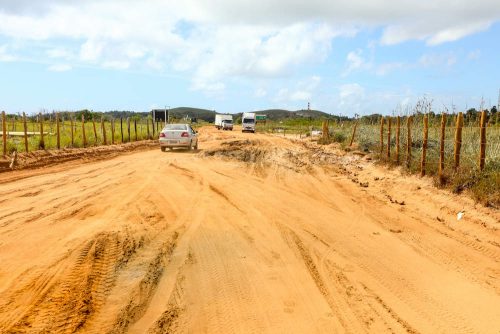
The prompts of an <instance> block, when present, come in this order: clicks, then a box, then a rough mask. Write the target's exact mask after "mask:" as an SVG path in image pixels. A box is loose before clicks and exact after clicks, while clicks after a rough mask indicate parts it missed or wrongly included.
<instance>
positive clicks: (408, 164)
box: [406, 116, 413, 169]
mask: <svg viewBox="0 0 500 334" xmlns="http://www.w3.org/2000/svg"><path fill="white" fill-rule="evenodd" d="M412 121H413V117H412V116H408V118H407V119H406V128H407V130H406V131H407V136H406V167H407V168H408V169H409V168H410V167H411V146H412V143H411V123H412Z"/></svg>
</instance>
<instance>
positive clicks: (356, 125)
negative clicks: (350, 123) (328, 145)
mask: <svg viewBox="0 0 500 334" xmlns="http://www.w3.org/2000/svg"><path fill="white" fill-rule="evenodd" d="M358 122H359V120H357V121H356V123H354V128H353V129H352V136H351V142H350V143H349V146H352V142H353V141H354V136H355V135H356V128H357V127H358Z"/></svg>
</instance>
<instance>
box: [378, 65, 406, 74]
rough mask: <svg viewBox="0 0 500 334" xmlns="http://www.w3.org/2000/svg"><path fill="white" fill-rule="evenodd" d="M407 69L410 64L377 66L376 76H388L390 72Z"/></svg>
mask: <svg viewBox="0 0 500 334" xmlns="http://www.w3.org/2000/svg"><path fill="white" fill-rule="evenodd" d="M406 67H408V64H406V63H404V62H394V63H384V64H380V65H377V67H376V69H375V74H377V75H380V76H384V75H386V74H389V73H390V72H393V71H395V70H400V69H403V68H406Z"/></svg>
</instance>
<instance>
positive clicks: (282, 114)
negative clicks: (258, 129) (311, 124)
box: [255, 109, 332, 121]
mask: <svg viewBox="0 0 500 334" xmlns="http://www.w3.org/2000/svg"><path fill="white" fill-rule="evenodd" d="M255 113H256V114H260V115H266V116H267V119H269V120H273V121H275V120H282V119H285V118H311V119H318V118H331V117H332V115H330V114H327V113H325V112H323V111H319V110H296V111H290V110H284V109H267V110H258V111H255Z"/></svg>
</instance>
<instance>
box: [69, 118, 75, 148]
mask: <svg viewBox="0 0 500 334" xmlns="http://www.w3.org/2000/svg"><path fill="white" fill-rule="evenodd" d="M69 124H70V125H71V147H75V129H74V127H73V125H74V122H73V115H70V116H69Z"/></svg>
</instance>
